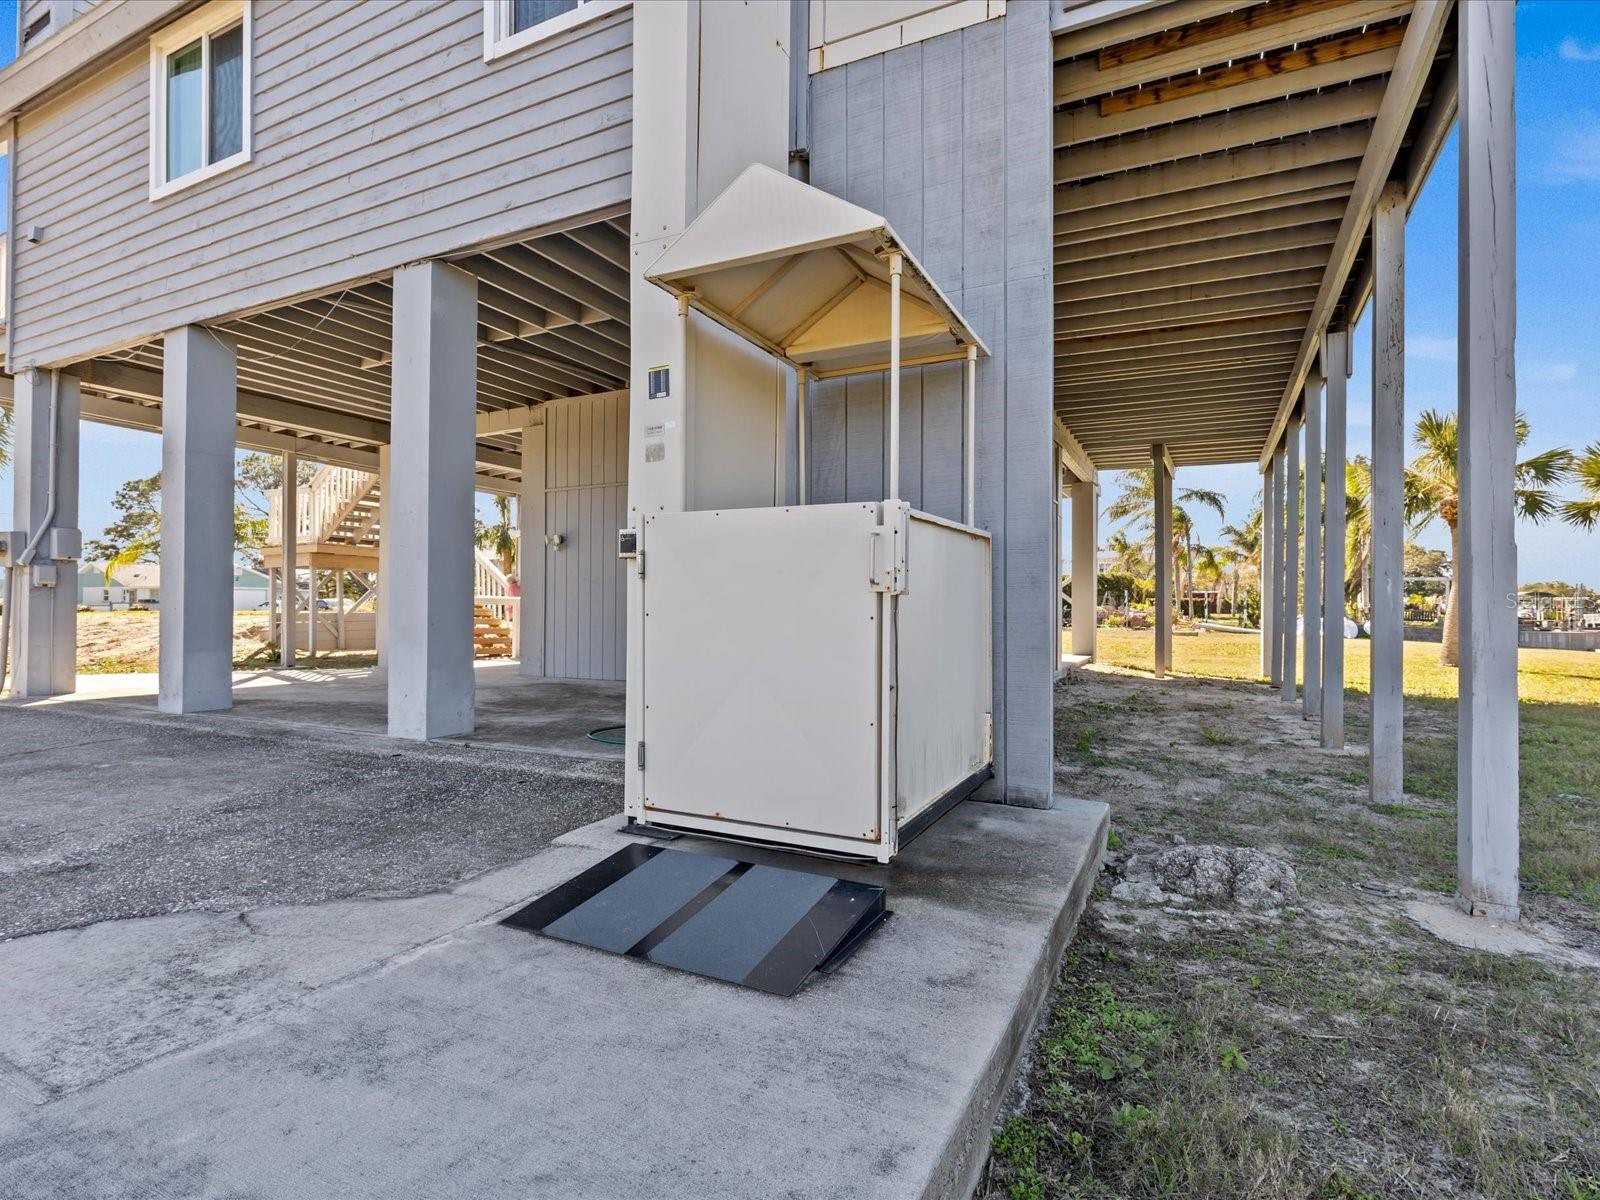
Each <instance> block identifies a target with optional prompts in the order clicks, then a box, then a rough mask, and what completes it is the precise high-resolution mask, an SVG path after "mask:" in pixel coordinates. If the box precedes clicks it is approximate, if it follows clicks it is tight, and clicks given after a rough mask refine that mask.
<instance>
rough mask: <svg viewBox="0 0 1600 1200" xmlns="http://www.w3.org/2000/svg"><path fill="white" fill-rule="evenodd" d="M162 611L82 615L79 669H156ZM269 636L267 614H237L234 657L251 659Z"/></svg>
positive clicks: (94, 671)
mask: <svg viewBox="0 0 1600 1200" xmlns="http://www.w3.org/2000/svg"><path fill="white" fill-rule="evenodd" d="M160 621H161V614H160V613H158V612H156V611H155V610H154V609H151V610H149V611H148V612H140V611H137V610H134V611H127V610H119V611H116V612H81V613H79V614H78V670H79V671H80V672H81V673H82V674H85V675H104V674H107V673H112V672H119V671H154V670H155V669H156V663H157V657H158V648H159V646H160V636H159V633H158V626H159V625H160ZM266 639H267V614H266V613H264V612H263V613H259V614H242V613H235V614H234V618H233V657H234V660H235V661H236V662H237V661H239V660H242V659H245V658H248V657H249V656H250V655H251V654H252V653H254V652H256V651H258V650H259V649H260V648H261V644H262V643H263V642H265V641H266Z"/></svg>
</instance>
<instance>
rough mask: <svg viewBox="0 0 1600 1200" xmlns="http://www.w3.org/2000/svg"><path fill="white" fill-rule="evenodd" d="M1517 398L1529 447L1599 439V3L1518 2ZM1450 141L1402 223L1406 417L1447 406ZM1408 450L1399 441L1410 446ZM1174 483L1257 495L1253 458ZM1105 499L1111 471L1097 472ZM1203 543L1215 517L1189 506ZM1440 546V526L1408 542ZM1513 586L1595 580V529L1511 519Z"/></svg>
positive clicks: (1231, 504)
mask: <svg viewBox="0 0 1600 1200" xmlns="http://www.w3.org/2000/svg"><path fill="white" fill-rule="evenodd" d="M1517 49H1518V54H1517V305H1518V315H1517V406H1518V408H1520V409H1521V410H1522V412H1523V413H1524V414H1526V416H1527V418H1528V423H1529V426H1530V428H1531V433H1530V437H1529V440H1528V446H1527V451H1528V452H1530V453H1531V452H1534V451H1538V450H1543V449H1546V448H1548V447H1550V446H1567V447H1570V448H1573V449H1578V448H1581V447H1582V446H1586V445H1589V444H1591V443H1594V442H1600V375H1597V372H1600V336H1597V335H1600V330H1597V328H1596V316H1597V314H1600V305H1597V303H1596V296H1595V285H1594V283H1593V281H1592V280H1593V264H1594V263H1596V262H1600V4H1592V3H1589V4H1585V3H1576V2H1574V0H1522V3H1521V4H1520V5H1519V6H1518V10H1517ZM1456 200H1457V194H1456V145H1455V137H1454V136H1453V135H1452V137H1451V139H1450V142H1449V144H1448V145H1447V146H1446V147H1445V150H1444V153H1443V154H1442V155H1441V156H1440V158H1439V162H1438V164H1437V166H1435V167H1434V170H1433V174H1432V176H1430V178H1429V180H1428V183H1427V185H1426V186H1425V187H1424V188H1423V191H1422V194H1421V196H1419V197H1418V199H1417V205H1416V207H1415V208H1414V209H1412V211H1411V219H1410V221H1409V222H1408V223H1407V226H1406V418H1407V420H1406V424H1407V427H1408V428H1410V427H1411V426H1413V425H1414V424H1415V422H1416V417H1417V414H1418V413H1421V412H1422V411H1423V410H1424V409H1428V408H1436V409H1439V410H1441V411H1444V412H1454V411H1455V408H1456V366H1455V363H1456V348H1455V344H1456V336H1455V331H1456ZM1354 342H1355V344H1354V347H1353V349H1352V356H1353V358H1354V360H1355V374H1354V375H1353V376H1352V378H1351V380H1350V390H1349V404H1350V421H1349V429H1350V453H1351V454H1364V453H1366V452H1367V450H1368V448H1369V447H1370V445H1371V438H1372V419H1371V415H1372V389H1371V380H1372V322H1371V320H1370V317H1363V319H1362V321H1361V324H1360V325H1359V326H1358V327H1357V329H1356V335H1355V339H1354ZM1408 453H1409V451H1408ZM1177 483H1178V485H1179V486H1180V487H1183V486H1187V487H1204V488H1215V489H1217V490H1219V491H1222V492H1224V493H1225V494H1226V495H1227V497H1228V514H1229V520H1237V519H1239V518H1243V517H1244V516H1245V515H1246V514H1247V513H1248V512H1249V510H1250V509H1251V508H1252V507H1253V506H1254V504H1255V503H1256V496H1257V493H1258V492H1259V491H1260V477H1259V476H1258V475H1257V474H1256V470H1255V466H1254V464H1251V465H1248V466H1234V467H1204V468H1201V467H1196V468H1192V469H1190V470H1185V471H1180V472H1179V473H1178V478H1177ZM1102 487H1103V489H1104V491H1105V493H1106V494H1107V495H1113V494H1115V489H1116V479H1115V477H1112V478H1103V479H1102ZM1196 523H1197V525H1198V527H1199V531H1198V532H1199V537H1200V538H1201V540H1202V541H1206V542H1215V541H1219V540H1220V538H1219V536H1218V528H1219V525H1220V522H1218V521H1217V520H1216V518H1215V517H1214V516H1213V515H1212V514H1210V513H1205V512H1202V513H1197V514H1196ZM1419 540H1420V541H1421V542H1422V543H1423V544H1424V545H1427V546H1432V547H1435V548H1438V549H1447V548H1448V545H1449V539H1448V535H1447V534H1446V531H1445V529H1444V527H1443V526H1442V525H1439V524H1438V523H1437V522H1436V523H1435V524H1434V526H1433V527H1432V528H1430V529H1429V530H1427V531H1425V533H1424V534H1423V536H1422V537H1421V538H1420V539H1419ZM1517 550H1518V560H1519V561H1518V565H1519V575H1520V576H1521V579H1522V580H1523V581H1524V582H1530V581H1533V580H1542V579H1564V580H1566V581H1567V582H1569V583H1582V584H1584V585H1585V586H1588V587H1597V588H1600V533H1589V534H1585V533H1583V532H1582V531H1580V530H1578V529H1576V528H1574V527H1573V526H1571V525H1563V524H1559V523H1547V524H1545V525H1542V526H1536V525H1531V524H1529V523H1527V522H1525V521H1524V522H1519V524H1518V526H1517Z"/></svg>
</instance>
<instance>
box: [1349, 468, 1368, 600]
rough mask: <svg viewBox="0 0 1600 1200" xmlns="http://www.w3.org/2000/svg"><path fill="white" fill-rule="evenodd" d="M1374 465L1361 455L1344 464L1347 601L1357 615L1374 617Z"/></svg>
mask: <svg viewBox="0 0 1600 1200" xmlns="http://www.w3.org/2000/svg"><path fill="white" fill-rule="evenodd" d="M1371 501H1372V464H1371V463H1370V462H1368V461H1367V459H1366V458H1365V457H1363V456H1362V455H1360V454H1358V455H1356V456H1355V457H1354V458H1353V459H1351V460H1350V461H1349V462H1347V463H1345V465H1344V578H1345V600H1346V601H1347V602H1348V601H1352V600H1353V601H1354V602H1355V606H1356V616H1357V617H1358V618H1359V619H1361V620H1363V621H1365V620H1367V619H1369V618H1370V616H1371V604H1370V600H1369V594H1370V593H1369V587H1368V585H1369V582H1370V580H1371V571H1372V505H1371Z"/></svg>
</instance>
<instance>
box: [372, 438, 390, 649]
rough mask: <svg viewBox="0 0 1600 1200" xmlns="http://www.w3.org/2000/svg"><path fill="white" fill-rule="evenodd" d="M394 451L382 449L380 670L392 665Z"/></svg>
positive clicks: (379, 518)
mask: <svg viewBox="0 0 1600 1200" xmlns="http://www.w3.org/2000/svg"><path fill="white" fill-rule="evenodd" d="M392 461H393V452H392V450H391V449H390V448H389V447H388V446H379V447H378V611H377V613H376V617H375V624H376V627H377V643H378V669H379V670H380V671H382V670H385V669H387V667H388V666H389V575H390V572H389V560H390V556H391V555H392V553H393V551H392V550H391V549H390V543H389V481H390V480H391V479H392V478H393V476H392V474H391V473H390V467H389V464H390V463H391V462H392Z"/></svg>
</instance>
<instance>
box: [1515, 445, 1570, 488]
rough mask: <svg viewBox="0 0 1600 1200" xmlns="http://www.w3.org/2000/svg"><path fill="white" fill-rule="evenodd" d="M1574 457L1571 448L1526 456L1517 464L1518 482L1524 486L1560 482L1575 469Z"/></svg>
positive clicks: (1544, 485) (1548, 484)
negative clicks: (1530, 456)
mask: <svg viewBox="0 0 1600 1200" xmlns="http://www.w3.org/2000/svg"><path fill="white" fill-rule="evenodd" d="M1573 466H1574V459H1573V454H1572V451H1571V450H1566V449H1559V448H1558V449H1554V450H1546V451H1544V452H1543V453H1542V454H1535V455H1534V456H1533V457H1532V458H1525V459H1523V460H1522V461H1521V462H1519V463H1518V464H1517V467H1516V477H1517V482H1518V483H1519V484H1521V485H1523V486H1524V487H1529V486H1533V485H1536V484H1537V485H1540V486H1543V487H1549V486H1551V485H1553V484H1557V483H1560V482H1561V481H1562V480H1563V479H1565V478H1566V476H1567V475H1568V473H1569V472H1571V470H1572V469H1573Z"/></svg>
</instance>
